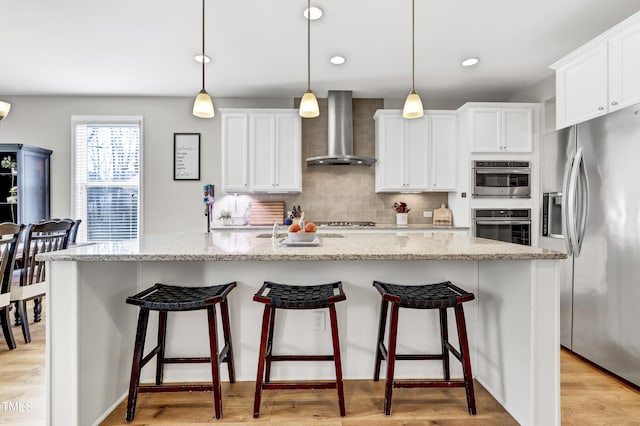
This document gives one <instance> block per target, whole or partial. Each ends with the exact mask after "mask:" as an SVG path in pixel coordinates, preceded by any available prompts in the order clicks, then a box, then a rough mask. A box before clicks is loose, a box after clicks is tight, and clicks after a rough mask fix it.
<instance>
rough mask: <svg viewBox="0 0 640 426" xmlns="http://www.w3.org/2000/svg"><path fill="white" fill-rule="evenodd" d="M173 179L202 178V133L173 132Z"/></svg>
mask: <svg viewBox="0 0 640 426" xmlns="http://www.w3.org/2000/svg"><path fill="white" fill-rule="evenodd" d="M173 180H200V133H174V134H173Z"/></svg>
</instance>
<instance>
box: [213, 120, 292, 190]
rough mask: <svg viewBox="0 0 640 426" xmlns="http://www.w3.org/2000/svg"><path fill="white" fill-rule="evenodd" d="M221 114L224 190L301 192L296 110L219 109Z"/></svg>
mask: <svg viewBox="0 0 640 426" xmlns="http://www.w3.org/2000/svg"><path fill="white" fill-rule="evenodd" d="M221 114H222V159H223V163H222V189H223V191H224V192H273V193H276V192H301V190H302V177H301V175H302V172H301V161H302V160H301V126H300V116H299V115H298V111H297V110H294V109H261V110H254V109H252V110H240V109H223V110H221ZM240 135H242V137H240Z"/></svg>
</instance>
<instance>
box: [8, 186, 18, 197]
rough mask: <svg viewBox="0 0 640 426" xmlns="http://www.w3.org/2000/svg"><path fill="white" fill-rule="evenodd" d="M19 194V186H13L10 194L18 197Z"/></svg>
mask: <svg viewBox="0 0 640 426" xmlns="http://www.w3.org/2000/svg"><path fill="white" fill-rule="evenodd" d="M17 193H18V187H17V186H12V187H11V188H9V194H11V195H16V194H17Z"/></svg>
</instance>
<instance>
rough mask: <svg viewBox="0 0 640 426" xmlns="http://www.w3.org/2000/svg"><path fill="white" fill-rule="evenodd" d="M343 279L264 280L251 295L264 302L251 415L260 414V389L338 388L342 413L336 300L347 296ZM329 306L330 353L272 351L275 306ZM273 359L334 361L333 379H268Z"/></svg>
mask: <svg viewBox="0 0 640 426" xmlns="http://www.w3.org/2000/svg"><path fill="white" fill-rule="evenodd" d="M346 298H347V297H346V296H345V294H344V292H343V291H342V282H339V281H338V282H335V283H331V284H321V285H310V286H297V285H287V284H276V283H272V282H269V281H265V283H264V285H263V286H262V287H261V288H260V290H258V292H257V293H256V294H255V295H254V296H253V300H254V301H256V302H260V303H264V304H265V307H264V314H263V316H262V334H261V337H260V352H259V354H258V376H257V378H256V394H255V399H254V404H253V417H254V418H258V416H259V415H260V400H261V394H262V390H263V389H337V391H338V404H339V406H340V416H342V417H344V415H345V408H344V391H343V388H342V364H341V361H340V340H339V339H338V320H337V317H336V307H335V303H336V302H339V301H341V300H346ZM321 308H329V316H330V319H331V340H332V342H333V355H273V329H274V323H275V318H276V310H277V309H321ZM275 361H334V364H335V369H336V381H335V382H326V381H325V382H315V381H314V382H278V383H271V363H272V362H275Z"/></svg>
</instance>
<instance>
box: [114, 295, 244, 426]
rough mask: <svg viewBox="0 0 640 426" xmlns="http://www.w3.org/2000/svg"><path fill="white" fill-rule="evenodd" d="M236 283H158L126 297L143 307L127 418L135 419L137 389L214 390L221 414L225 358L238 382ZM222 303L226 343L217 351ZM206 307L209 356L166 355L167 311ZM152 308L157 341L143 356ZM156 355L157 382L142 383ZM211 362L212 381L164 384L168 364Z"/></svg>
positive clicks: (132, 303) (155, 390)
mask: <svg viewBox="0 0 640 426" xmlns="http://www.w3.org/2000/svg"><path fill="white" fill-rule="evenodd" d="M235 286H236V283H235V282H231V283H228V284H222V285H214V286H210V287H181V286H173V285H166V284H155V285H154V286H153V287H151V288H148V289H146V290H144V291H142V292H140V293H138V294H135V295H133V296H131V297H128V298H127V303H129V304H131V305H137V306H139V307H140V313H139V315H138V330H137V332H136V341H135V347H134V350H133V364H132V367H131V382H130V385H129V399H128V400H127V417H126V421H127V422H130V421H132V420H133V418H134V416H135V413H136V401H137V398H138V392H185V391H191V392H193V391H212V390H213V403H214V407H215V415H216V419H219V418H221V417H222V390H221V387H220V363H221V362H226V363H227V367H228V369H229V382H231V383H234V382H235V371H234V367H233V349H232V344H231V328H230V325H229V306H228V304H227V295H228V294H229V292H230V291H231V290H232V289H233V288H234V287H235ZM218 303H219V304H220V308H221V309H220V311H221V317H222V331H223V334H224V346H223V347H222V349H221V350H220V351H219V352H218V337H217V336H218V335H217V326H216V305H217V304H218ZM200 309H206V310H207V316H208V320H209V350H210V357H188V358H167V357H165V343H166V334H167V313H168V312H174V311H194V310H200ZM149 311H158V316H159V325H158V344H157V346H156V347H155V348H153V350H151V352H149V353H148V354H147V355H146V356H144V354H143V352H144V342H145V338H146V334H147V324H148V322H149ZM154 357H156V382H155V386H154V385H144V386H140V372H141V371H142V367H144V366H145V364H146V363H148V362H149V361H150V360H151V359H153V358H154ZM205 362H206V363H211V376H212V383H211V384H206V385H205V384H192V385H184V384H183V385H163V384H162V381H163V376H164V365H165V364H172V363H173V364H184V363H205Z"/></svg>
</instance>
